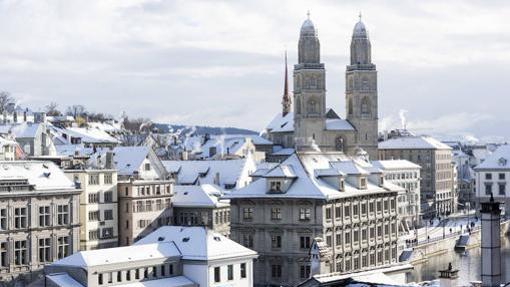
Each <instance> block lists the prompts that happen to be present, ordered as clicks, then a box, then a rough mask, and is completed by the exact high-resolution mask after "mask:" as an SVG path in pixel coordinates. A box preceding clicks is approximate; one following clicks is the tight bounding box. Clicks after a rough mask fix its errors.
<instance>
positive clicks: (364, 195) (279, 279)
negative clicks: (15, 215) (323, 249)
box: [225, 151, 398, 286]
mask: <svg viewBox="0 0 510 287" xmlns="http://www.w3.org/2000/svg"><path fill="white" fill-rule="evenodd" d="M256 174H257V176H256V177H257V178H255V179H254V181H253V182H252V183H251V184H250V185H248V186H247V187H245V188H242V189H239V190H235V191H232V192H231V193H229V194H228V195H226V196H225V198H228V199H230V200H231V201H230V204H231V238H232V239H233V240H235V241H237V242H239V243H241V244H243V245H244V246H246V247H248V248H252V249H254V250H255V251H257V252H258V253H259V256H260V257H259V259H258V260H257V262H256V263H255V284H256V285H257V286H267V285H278V286H293V285H294V284H297V283H299V282H301V281H303V280H305V279H307V278H308V277H309V276H310V274H311V273H310V272H311V265H310V260H309V258H310V257H309V252H310V247H311V244H312V242H313V240H314V239H316V238H320V239H321V240H323V242H324V243H325V245H326V246H328V248H330V249H331V255H330V256H329V258H328V260H327V262H325V264H324V265H323V266H322V269H321V270H320V273H330V272H339V273H348V272H355V271H360V270H366V269H371V268H377V267H381V266H386V265H389V264H392V263H395V262H396V261H397V260H398V259H397V258H398V250H397V238H398V231H397V225H398V219H397V209H396V197H397V193H398V191H397V190H394V189H392V188H389V187H387V186H386V185H385V183H384V177H383V175H382V172H381V171H380V170H379V169H377V168H375V167H374V166H372V165H371V164H370V163H367V162H363V161H362V160H361V161H358V160H353V159H349V158H347V157H346V156H345V155H343V153H317V152H310V151H309V152H303V153H300V154H294V155H292V156H290V157H289V158H288V159H287V160H285V161H283V162H282V163H280V164H279V165H278V166H276V167H274V168H271V169H267V170H265V171H258V172H256Z"/></svg>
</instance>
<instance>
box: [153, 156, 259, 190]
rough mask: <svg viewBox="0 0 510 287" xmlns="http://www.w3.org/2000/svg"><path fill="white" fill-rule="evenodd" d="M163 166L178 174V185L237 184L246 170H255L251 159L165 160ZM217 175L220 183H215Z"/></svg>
mask: <svg viewBox="0 0 510 287" xmlns="http://www.w3.org/2000/svg"><path fill="white" fill-rule="evenodd" d="M163 165H164V166H165V168H166V170H167V171H168V172H169V173H174V174H176V176H177V178H176V182H177V184H194V183H196V182H197V181H199V182H200V183H201V184H205V183H208V184H218V185H220V186H222V185H225V184H229V185H232V184H236V183H237V181H238V180H239V178H240V176H241V175H242V173H243V171H244V169H248V170H249V171H254V170H255V161H254V160H253V159H252V158H251V157H247V158H243V159H234V160H165V161H163ZM216 174H218V175H219V182H217V183H215V177H216Z"/></svg>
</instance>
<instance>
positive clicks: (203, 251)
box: [134, 226, 257, 260]
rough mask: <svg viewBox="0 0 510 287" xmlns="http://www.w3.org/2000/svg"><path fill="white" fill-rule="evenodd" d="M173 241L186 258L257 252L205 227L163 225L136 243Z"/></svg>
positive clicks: (243, 254) (222, 256)
mask: <svg viewBox="0 0 510 287" xmlns="http://www.w3.org/2000/svg"><path fill="white" fill-rule="evenodd" d="M155 242H173V243H174V244H175V245H176V246H177V248H178V250H180V252H181V254H182V259H184V260H216V259H228V258H234V257H244V256H249V257H255V256H257V253H256V252H255V251H253V250H251V249H248V248H246V247H244V246H242V245H241V244H239V243H236V242H234V241H232V240H231V239H229V238H226V237H225V236H223V235H221V234H218V233H216V232H213V231H211V230H208V229H206V228H205V227H180V226H162V227H160V228H158V229H157V230H155V231H154V232H152V233H150V234H149V235H147V236H146V237H144V238H142V239H140V240H139V241H137V242H135V243H134V246H138V245H142V244H150V243H155Z"/></svg>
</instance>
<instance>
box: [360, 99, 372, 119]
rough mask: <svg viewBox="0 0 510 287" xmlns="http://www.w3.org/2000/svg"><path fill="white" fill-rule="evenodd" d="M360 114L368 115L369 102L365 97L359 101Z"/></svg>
mask: <svg viewBox="0 0 510 287" xmlns="http://www.w3.org/2000/svg"><path fill="white" fill-rule="evenodd" d="M361 114H362V115H370V100H369V99H368V98H366V97H365V98H363V100H361Z"/></svg>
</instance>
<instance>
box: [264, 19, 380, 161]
mask: <svg viewBox="0 0 510 287" xmlns="http://www.w3.org/2000/svg"><path fill="white" fill-rule="evenodd" d="M350 52H351V57H350V59H351V60H350V65H348V66H347V70H346V74H345V83H346V87H345V101H346V105H345V106H346V113H345V114H346V117H345V119H341V118H340V117H339V116H338V115H337V114H336V113H335V112H334V111H333V110H332V109H327V108H326V70H325V68H324V64H323V63H321V58H320V42H319V38H318V35H317V29H316V28H315V26H314V24H313V22H312V21H311V20H310V18H309V15H308V19H306V20H305V21H304V23H303V25H302V26H301V32H300V35H299V44H298V63H297V64H296V65H294V98H293V99H294V100H293V108H294V111H293V112H292V111H290V107H291V100H290V96H289V94H288V85H287V67H286V68H285V69H286V70H285V88H284V95H283V100H282V106H283V110H282V113H281V114H279V115H277V116H276V117H275V118H274V119H273V121H272V122H271V123H270V124H269V126H268V127H267V130H266V131H267V134H268V137H269V138H270V140H272V141H273V142H274V143H275V144H279V145H281V146H283V147H295V148H296V149H297V150H306V149H310V148H312V149H320V150H321V151H335V150H336V151H342V152H344V153H346V154H348V155H354V154H356V153H359V152H360V150H361V149H363V150H364V151H366V152H367V153H368V154H369V156H370V158H371V159H377V137H378V129H377V124H378V116H377V114H378V113H377V71H376V67H375V65H374V64H372V59H371V45H370V40H369V38H368V33H367V30H366V28H365V25H364V24H363V22H361V17H360V21H359V22H358V23H356V25H355V27H354V31H353V35H352V42H351V50H350ZM292 124H293V125H292Z"/></svg>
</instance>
